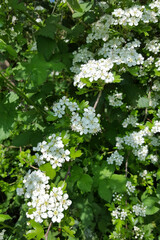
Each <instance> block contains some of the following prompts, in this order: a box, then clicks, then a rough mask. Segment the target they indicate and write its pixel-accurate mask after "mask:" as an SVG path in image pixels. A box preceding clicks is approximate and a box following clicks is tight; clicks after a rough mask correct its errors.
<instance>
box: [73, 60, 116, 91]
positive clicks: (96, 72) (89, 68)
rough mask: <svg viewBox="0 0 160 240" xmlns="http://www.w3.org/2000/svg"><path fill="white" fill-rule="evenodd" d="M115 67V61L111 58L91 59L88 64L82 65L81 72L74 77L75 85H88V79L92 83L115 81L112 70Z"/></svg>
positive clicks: (81, 86)
mask: <svg viewBox="0 0 160 240" xmlns="http://www.w3.org/2000/svg"><path fill="white" fill-rule="evenodd" d="M112 68H113V62H112V61H111V59H109V58H108V59H103V58H102V59H99V60H89V61H88V62H87V63H86V64H82V65H81V67H80V73H79V74H77V75H75V77H74V86H78V88H83V87H84V86H86V85H87V84H86V81H83V79H87V80H88V81H89V82H90V83H92V82H97V81H98V80H102V81H104V82H105V83H111V82H113V81H114V76H113V74H112V73H111V72H110V70H111V69H112Z"/></svg>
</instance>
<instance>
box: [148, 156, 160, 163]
mask: <svg viewBox="0 0 160 240" xmlns="http://www.w3.org/2000/svg"><path fill="white" fill-rule="evenodd" d="M149 159H150V160H151V163H153V164H156V163H157V162H158V157H157V156H156V155H153V154H151V155H150V156H149Z"/></svg>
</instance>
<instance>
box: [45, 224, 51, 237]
mask: <svg viewBox="0 0 160 240" xmlns="http://www.w3.org/2000/svg"><path fill="white" fill-rule="evenodd" d="M51 227H52V221H51V222H50V224H49V226H48V229H47V232H46V234H45V240H48V233H49V230H50V228H51Z"/></svg>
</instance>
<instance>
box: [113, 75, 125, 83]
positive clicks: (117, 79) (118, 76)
mask: <svg viewBox="0 0 160 240" xmlns="http://www.w3.org/2000/svg"><path fill="white" fill-rule="evenodd" d="M122 80H123V79H122V78H121V76H120V75H117V74H116V73H114V81H113V82H114V83H119V82H121V81H122Z"/></svg>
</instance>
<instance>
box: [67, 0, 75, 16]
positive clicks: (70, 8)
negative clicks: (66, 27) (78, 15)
mask: <svg viewBox="0 0 160 240" xmlns="http://www.w3.org/2000/svg"><path fill="white" fill-rule="evenodd" d="M67 5H68V7H69V9H70V11H71V13H72V14H73V13H74V11H73V9H72V8H71V6H70V4H69V3H68V2H67Z"/></svg>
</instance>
